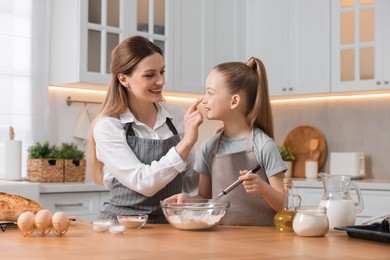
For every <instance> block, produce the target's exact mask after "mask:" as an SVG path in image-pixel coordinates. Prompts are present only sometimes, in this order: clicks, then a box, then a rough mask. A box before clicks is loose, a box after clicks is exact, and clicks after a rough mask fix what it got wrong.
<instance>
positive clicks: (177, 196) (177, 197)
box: [164, 193, 189, 204]
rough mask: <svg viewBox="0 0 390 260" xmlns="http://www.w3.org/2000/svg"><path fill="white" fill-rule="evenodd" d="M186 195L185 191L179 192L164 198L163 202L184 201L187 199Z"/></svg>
mask: <svg viewBox="0 0 390 260" xmlns="http://www.w3.org/2000/svg"><path fill="white" fill-rule="evenodd" d="M188 197H189V196H188V195H187V194H185V193H179V194H175V195H172V196H171V197H169V198H166V199H165V200H164V202H166V203H168V204H169V203H184V202H186V201H187V199H188Z"/></svg>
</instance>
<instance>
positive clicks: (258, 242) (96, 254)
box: [0, 222, 390, 259]
mask: <svg viewBox="0 0 390 260" xmlns="http://www.w3.org/2000/svg"><path fill="white" fill-rule="evenodd" d="M0 250H1V258H2V259H184V258H185V259H260V258H263V259H265V258H266V259H270V258H272V259H274V258H275V259H327V258H335V257H336V258H338V259H388V257H389V252H390V251H389V244H387V243H381V242H375V241H369V240H362V239H356V238H350V237H348V236H347V234H346V233H345V232H343V231H329V232H328V234H327V235H326V236H325V237H299V236H297V235H295V234H294V233H288V234H281V233H277V232H275V230H274V228H273V227H243V226H218V227H217V228H215V229H213V230H210V231H181V230H177V229H174V228H173V227H171V226H170V225H168V224H167V225H163V224H147V225H146V226H145V227H144V228H143V229H128V230H126V231H125V232H124V234H122V235H119V236H118V235H112V234H110V233H108V232H106V233H95V232H93V231H92V227H91V224H90V223H88V222H73V223H72V224H71V226H70V228H69V231H68V233H67V234H65V236H63V237H57V236H55V235H54V234H53V233H50V234H48V235H47V236H45V237H41V236H39V235H38V234H37V233H36V232H35V233H33V235H31V236H30V237H23V236H22V235H21V234H20V233H19V230H18V229H17V228H7V229H6V231H5V232H3V233H2V234H1V235H0Z"/></svg>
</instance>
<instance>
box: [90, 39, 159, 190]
mask: <svg viewBox="0 0 390 260" xmlns="http://www.w3.org/2000/svg"><path fill="white" fill-rule="evenodd" d="M154 53H159V54H161V55H162V51H161V49H160V48H159V47H158V46H157V45H155V44H154V43H153V42H151V41H149V40H148V39H146V38H144V37H142V36H132V37H129V38H127V39H125V40H124V41H122V42H121V43H120V44H119V45H118V46H116V47H115V48H114V50H113V51H112V53H111V66H110V70H111V81H110V84H109V86H108V91H107V95H106V97H105V100H104V102H103V105H102V108H101V110H100V112H99V114H98V115H97V117H96V119H95V120H94V122H93V123H92V125H91V128H90V132H89V142H88V154H89V158H90V160H91V171H92V177H93V180H94V181H95V182H96V183H97V184H103V168H104V164H103V163H102V162H101V161H99V160H98V159H97V158H96V143H95V139H94V137H93V129H94V127H95V124H96V122H97V121H98V120H99V118H101V117H102V116H113V117H116V116H119V115H120V114H122V113H123V112H125V111H126V109H127V106H128V99H127V94H126V90H125V87H124V86H122V84H121V83H120V82H119V79H118V75H119V74H125V75H129V76H130V75H131V74H132V72H133V71H134V69H135V68H136V67H137V65H138V64H139V63H140V62H141V61H142V60H143V59H144V58H146V57H148V56H150V55H152V54H154Z"/></svg>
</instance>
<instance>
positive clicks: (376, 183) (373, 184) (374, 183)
mask: <svg viewBox="0 0 390 260" xmlns="http://www.w3.org/2000/svg"><path fill="white" fill-rule="evenodd" d="M352 181H353V182H354V183H356V184H357V185H358V186H359V188H360V189H365V190H385V191H390V180H375V179H362V180H352ZM293 185H294V187H297V188H298V187H312V188H321V189H323V187H324V184H323V183H322V179H320V178H315V179H307V178H293Z"/></svg>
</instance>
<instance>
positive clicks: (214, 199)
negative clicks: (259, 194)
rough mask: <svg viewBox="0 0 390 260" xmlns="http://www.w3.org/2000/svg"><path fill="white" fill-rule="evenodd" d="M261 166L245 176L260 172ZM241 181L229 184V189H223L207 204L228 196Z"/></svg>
mask: <svg viewBox="0 0 390 260" xmlns="http://www.w3.org/2000/svg"><path fill="white" fill-rule="evenodd" d="M260 168H261V166H260V165H257V166H256V167H255V168H253V169H252V170H250V171H248V172H247V173H246V174H245V175H248V174H251V173H255V172H257V171H258V170H260ZM242 182H243V181H242V180H236V181H235V182H233V183H232V184H230V186H229V187H227V188H226V189H224V190H223V191H221V193H219V194H218V195H217V196H216V197H215V198H213V199H211V200H210V201H209V203H214V202H216V201H217V200H218V199H220V198H221V197H222V196H224V195H226V194H228V193H229V192H231V191H232V190H234V189H235V188H236V187H237V186H238V185H240V184H241V183H242Z"/></svg>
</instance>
